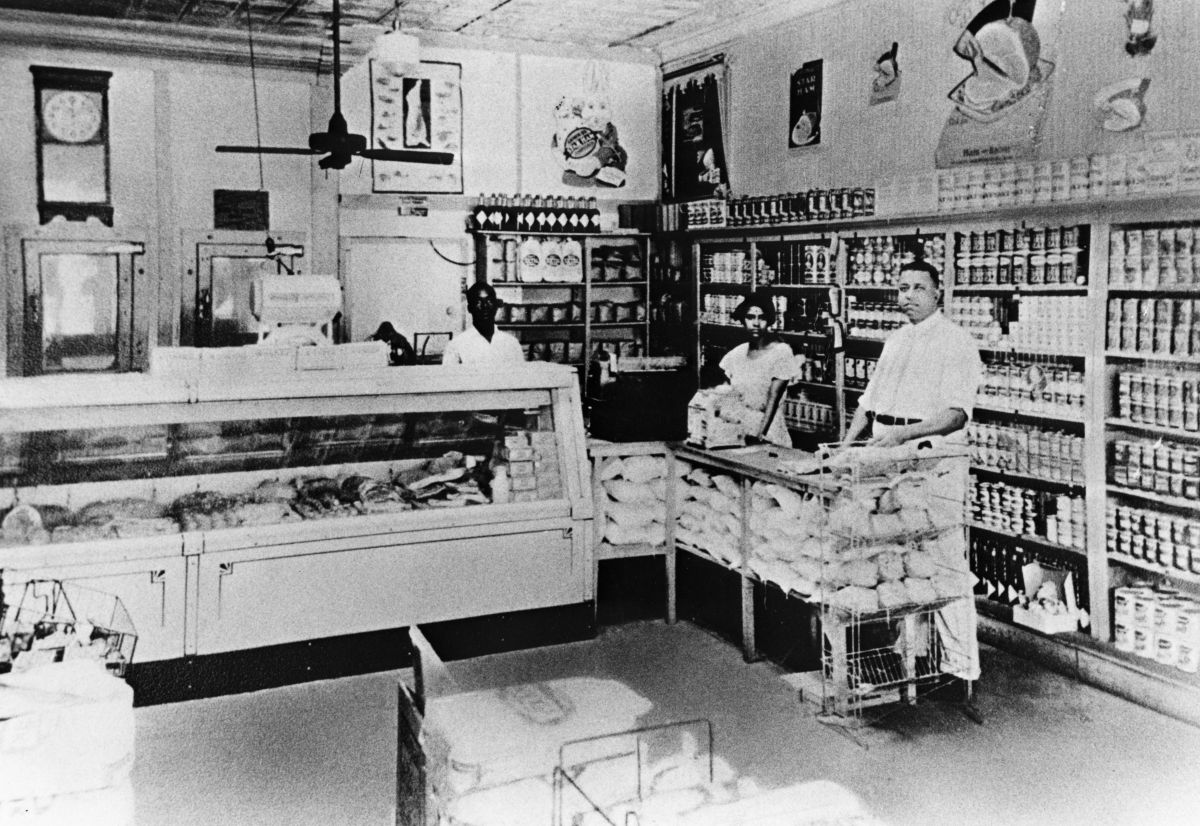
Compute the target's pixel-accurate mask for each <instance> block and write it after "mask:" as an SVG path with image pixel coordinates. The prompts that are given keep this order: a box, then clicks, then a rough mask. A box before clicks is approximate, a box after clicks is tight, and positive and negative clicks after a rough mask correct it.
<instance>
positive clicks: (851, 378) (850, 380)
mask: <svg viewBox="0 0 1200 826" xmlns="http://www.w3.org/2000/svg"><path fill="white" fill-rule="evenodd" d="M877 364H879V359H869V358H859V357H856V356H847V357H846V386H847V387H866V386H867V382H869V381H870V380H871V376H873V375H875V366H876V365H877Z"/></svg>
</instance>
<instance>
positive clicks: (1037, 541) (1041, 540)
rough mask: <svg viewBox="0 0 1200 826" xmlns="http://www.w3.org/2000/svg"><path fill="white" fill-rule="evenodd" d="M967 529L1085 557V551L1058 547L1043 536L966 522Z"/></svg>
mask: <svg viewBox="0 0 1200 826" xmlns="http://www.w3.org/2000/svg"><path fill="white" fill-rule="evenodd" d="M967 527H968V528H971V529H972V530H981V531H987V532H988V533H994V534H996V535H997V536H1006V537H1008V538H1009V539H1013V540H1016V541H1018V542H1027V543H1029V544H1030V545H1037V546H1038V547H1040V548H1049V549H1050V550H1052V551H1058V552H1060V553H1064V554H1075V555H1076V556H1083V557H1086V556H1087V551H1086V550H1085V549H1083V548H1074V547H1072V546H1070V545H1060V544H1058V543H1057V542H1051V541H1050V540H1049V539H1047V538H1046V537H1044V536H1036V535H1034V534H1027V533H1014V532H1012V531H1005V530H1001V529H1000V528H993V527H991V526H990V525H987V524H985V523H983V522H975V521H971V522H968V523H967Z"/></svg>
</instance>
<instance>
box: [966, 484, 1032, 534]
mask: <svg viewBox="0 0 1200 826" xmlns="http://www.w3.org/2000/svg"><path fill="white" fill-rule="evenodd" d="M970 498H971V518H972V519H973V520H974V521H975V522H976V523H978V524H980V525H983V526H984V527H987V528H992V529H993V530H997V531H1003V532H1004V533H1010V534H1021V535H1024V536H1038V535H1039V533H1038V529H1037V528H1038V522H1039V521H1040V520H1041V515H1042V514H1041V510H1042V509H1041V498H1040V496H1039V492H1038V491H1036V490H1031V489H1030V488H1023V487H1019V486H1017V485H1009V484H1006V483H1004V482H983V481H980V480H978V479H976V478H975V477H971V490H970Z"/></svg>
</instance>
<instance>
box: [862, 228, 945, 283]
mask: <svg viewBox="0 0 1200 826" xmlns="http://www.w3.org/2000/svg"><path fill="white" fill-rule="evenodd" d="M918 257H920V258H922V259H923V260H925V261H928V262H930V263H931V264H933V265H934V266H935V267H937V268H938V269H939V270H942V269H944V268H945V263H946V239H945V238H943V237H942V236H941V235H935V236H931V237H927V238H922V237H921V236H891V235H883V236H878V237H875V238H856V239H854V240H852V241H850V242H849V243H848V245H847V252H846V268H847V275H848V283H849V284H851V285H867V284H870V285H874V286H881V285H890V284H895V283H896V282H897V281H898V280H899V278H900V267H902V266H903V265H904V264H907V263H909V262H911V261H913V260H915V259H916V258H918Z"/></svg>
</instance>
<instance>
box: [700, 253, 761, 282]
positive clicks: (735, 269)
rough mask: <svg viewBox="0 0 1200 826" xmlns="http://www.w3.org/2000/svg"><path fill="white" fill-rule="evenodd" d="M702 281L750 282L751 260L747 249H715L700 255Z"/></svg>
mask: <svg viewBox="0 0 1200 826" xmlns="http://www.w3.org/2000/svg"><path fill="white" fill-rule="evenodd" d="M700 281H701V282H702V283H705V284H749V283H750V260H749V257H748V256H747V255H746V251H745V250H727V251H721V250H715V251H713V252H705V253H704V254H702V255H701V256H700Z"/></svg>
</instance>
